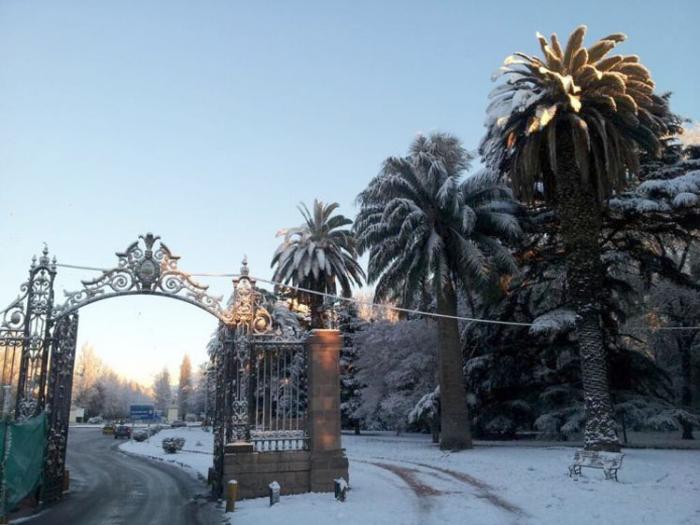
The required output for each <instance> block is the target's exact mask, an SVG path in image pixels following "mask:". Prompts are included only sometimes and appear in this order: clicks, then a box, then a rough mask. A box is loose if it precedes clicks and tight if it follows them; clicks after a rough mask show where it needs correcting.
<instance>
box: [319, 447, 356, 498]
mask: <svg viewBox="0 0 700 525" xmlns="http://www.w3.org/2000/svg"><path fill="white" fill-rule="evenodd" d="M338 478H345V480H346V481H348V482H349V481H350V477H349V474H348V458H347V457H346V456H345V450H344V449H340V450H327V451H324V452H312V453H311V492H333V491H334V490H335V480H336V479H338Z"/></svg>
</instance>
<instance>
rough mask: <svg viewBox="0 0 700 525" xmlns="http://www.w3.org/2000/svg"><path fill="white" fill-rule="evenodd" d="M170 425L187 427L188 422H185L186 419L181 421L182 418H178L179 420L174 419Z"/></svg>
mask: <svg viewBox="0 0 700 525" xmlns="http://www.w3.org/2000/svg"><path fill="white" fill-rule="evenodd" d="M170 426H171V427H172V428H178V427H186V426H187V423H185V422H184V421H180V420H179V419H178V420H177V421H173V422H172V423H170Z"/></svg>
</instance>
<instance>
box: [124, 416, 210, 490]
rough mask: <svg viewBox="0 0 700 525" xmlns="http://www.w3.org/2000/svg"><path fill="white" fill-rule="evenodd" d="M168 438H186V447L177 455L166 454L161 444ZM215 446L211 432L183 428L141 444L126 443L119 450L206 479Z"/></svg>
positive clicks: (166, 432) (196, 428) (159, 433)
mask: <svg viewBox="0 0 700 525" xmlns="http://www.w3.org/2000/svg"><path fill="white" fill-rule="evenodd" d="M168 437H181V438H184V439H185V446H184V447H183V449H182V450H180V451H179V452H178V453H177V454H166V453H165V452H164V451H163V447H162V446H161V442H162V441H163V439H165V438H168ZM213 444H214V441H213V436H212V434H211V432H205V431H204V430H202V429H201V428H199V427H181V428H169V429H165V430H161V431H160V432H158V433H157V434H155V435H153V436H151V437H150V438H148V439H147V440H146V441H142V442H141V443H139V442H137V441H134V440H129V441H125V442H124V443H122V444H121V445H120V446H119V448H121V449H122V450H123V451H124V452H128V453H130V454H137V455H140V456H148V457H151V458H155V459H160V460H163V461H167V462H169V463H174V464H176V465H178V466H181V467H185V468H187V469H189V470H190V471H192V472H193V473H194V474H197V475H200V476H202V477H203V478H204V479H206V478H207V473H208V471H209V467H211V466H212V450H213V446H214V445H213Z"/></svg>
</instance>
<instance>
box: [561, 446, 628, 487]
mask: <svg viewBox="0 0 700 525" xmlns="http://www.w3.org/2000/svg"><path fill="white" fill-rule="evenodd" d="M624 456H625V455H624V454H620V453H618V452H602V451H597V450H577V451H576V452H575V453H574V463H573V464H572V465H570V466H569V477H572V478H574V479H578V476H580V475H581V468H583V467H586V468H597V469H601V470H602V471H603V473H604V474H605V479H614V480H615V481H617V471H618V470H619V469H620V467H622V458H623V457H624Z"/></svg>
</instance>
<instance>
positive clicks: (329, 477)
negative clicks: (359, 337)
mask: <svg viewBox="0 0 700 525" xmlns="http://www.w3.org/2000/svg"><path fill="white" fill-rule="evenodd" d="M341 344H342V337H341V335H340V332H339V331H338V330H313V331H312V332H311V336H310V337H309V339H308V340H307V342H306V345H307V352H308V359H309V367H308V371H309V405H308V432H309V439H310V445H309V448H310V451H311V491H312V492H332V491H333V490H334V480H335V479H336V478H339V477H341V476H342V477H343V478H345V479H346V480H348V481H349V477H348V459H347V457H345V450H344V449H343V448H342V447H341V443H340V348H341Z"/></svg>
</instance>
